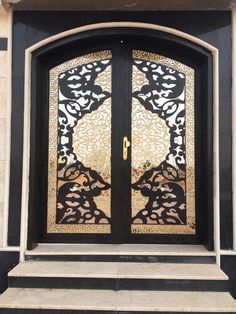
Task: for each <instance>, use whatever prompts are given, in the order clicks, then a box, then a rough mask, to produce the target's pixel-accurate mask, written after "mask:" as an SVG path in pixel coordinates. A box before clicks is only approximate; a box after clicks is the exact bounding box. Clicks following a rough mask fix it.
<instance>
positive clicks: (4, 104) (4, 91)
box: [0, 8, 11, 247]
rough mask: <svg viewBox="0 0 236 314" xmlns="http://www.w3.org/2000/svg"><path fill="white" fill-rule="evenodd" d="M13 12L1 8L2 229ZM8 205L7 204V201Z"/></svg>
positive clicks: (0, 239) (0, 226)
mask: <svg viewBox="0 0 236 314" xmlns="http://www.w3.org/2000/svg"><path fill="white" fill-rule="evenodd" d="M10 15H11V13H10V12H7V11H5V10H4V9H3V8H0V230H3V229H4V227H5V226H4V224H3V212H4V202H5V199H7V198H6V196H7V190H8V184H7V179H6V169H7V168H8V165H7V161H6V151H7V148H9V145H8V143H7V137H8V134H7V121H8V120H9V119H10V117H9V115H8V114H7V112H8V101H7V98H8V82H9V79H10V78H9V76H8V64H9V62H10V60H9V59H10V55H9V54H8V46H7V44H8V37H9V29H10V23H11V17H10ZM5 205H6V206H7V204H6V203H5ZM3 241H4V240H3V232H0V247H1V246H3Z"/></svg>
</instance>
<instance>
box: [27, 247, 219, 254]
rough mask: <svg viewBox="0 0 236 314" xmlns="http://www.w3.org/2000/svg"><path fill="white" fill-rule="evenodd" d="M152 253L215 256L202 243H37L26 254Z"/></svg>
mask: <svg viewBox="0 0 236 314" xmlns="http://www.w3.org/2000/svg"><path fill="white" fill-rule="evenodd" d="M65 254H66V255H129V256H130V255H144V256H145V255H153V256H163V255H169V256H176V255H177V256H215V252H209V251H208V250H207V249H206V248H205V247H204V246H202V245H182V244H175V245H165V244H39V245H38V246H37V247H36V248H35V249H33V250H31V251H27V252H26V255H65Z"/></svg>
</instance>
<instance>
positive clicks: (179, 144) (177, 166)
mask: <svg viewBox="0 0 236 314" xmlns="http://www.w3.org/2000/svg"><path fill="white" fill-rule="evenodd" d="M133 64H134V66H136V67H137V69H138V70H139V71H140V72H142V73H144V74H145V76H146V78H147V80H148V84H144V85H143V86H142V87H141V89H140V91H134V92H133V95H132V96H133V97H134V98H136V99H138V100H139V102H140V103H141V104H142V105H143V106H144V107H145V108H146V109H147V110H149V111H151V112H152V113H154V114H158V116H159V117H160V118H162V119H163V120H164V121H165V122H166V124H167V126H168V127H169V130H170V148H169V153H168V155H167V156H166V159H165V160H163V162H161V164H160V165H159V166H158V167H154V168H152V169H151V170H147V171H146V172H145V173H144V174H143V175H142V176H141V177H140V178H139V180H138V181H137V182H135V183H134V184H132V188H133V189H134V190H137V191H140V193H141V194H142V195H143V196H145V197H147V198H148V201H147V203H146V206H145V208H140V209H139V211H138V213H137V214H136V215H135V217H133V218H132V222H133V223H134V224H170V225H171V224H186V195H185V194H186V193H185V186H186V182H185V172H186V162H185V75H184V74H183V73H180V72H178V71H177V70H174V69H172V68H169V67H167V66H165V65H162V64H158V63H155V62H151V61H145V60H137V59H135V60H134V61H133Z"/></svg>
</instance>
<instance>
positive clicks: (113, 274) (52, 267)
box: [8, 261, 228, 291]
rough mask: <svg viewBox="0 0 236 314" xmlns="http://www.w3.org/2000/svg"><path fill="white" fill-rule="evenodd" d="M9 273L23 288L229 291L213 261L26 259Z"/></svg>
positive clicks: (226, 278) (13, 280) (18, 285)
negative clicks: (160, 261) (65, 260)
mask: <svg viewBox="0 0 236 314" xmlns="http://www.w3.org/2000/svg"><path fill="white" fill-rule="evenodd" d="M8 276H9V286H10V287H24V288H70V289H79V288H80V289H81V288H82V289H112V290H129V289H130V290H140V289H141V290H170V291H171V290H179V291H180V290H186V291H228V277H227V276H226V274H225V273H224V272H222V271H221V270H220V269H219V268H218V267H217V265H214V264H177V263H142V262H141V263H138V262H136V263H129V262H126V263H122V262H61V261H59V262H58V261H57V262H48V261H31V262H30V261H27V262H23V263H20V264H19V265H17V266H16V267H15V268H14V269H13V270H11V271H10V273H9V275H8Z"/></svg>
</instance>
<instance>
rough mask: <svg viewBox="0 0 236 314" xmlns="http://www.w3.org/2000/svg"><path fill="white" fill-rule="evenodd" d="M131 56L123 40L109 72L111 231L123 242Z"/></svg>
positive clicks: (126, 212)
mask: <svg viewBox="0 0 236 314" xmlns="http://www.w3.org/2000/svg"><path fill="white" fill-rule="evenodd" d="M130 97H131V57H130V51H129V49H128V48H127V47H126V46H125V43H124V42H120V43H119V44H117V45H116V46H115V48H114V50H113V73H112V197H111V208H112V234H113V237H114V240H115V242H117V243H122V242H125V241H126V239H127V238H128V235H129V233H130V202H131V197H130V191H131V189H130V187H131V184H130V182H131V178H130V166H131V153H130V150H131V147H129V148H128V155H127V159H126V160H124V159H123V138H124V137H127V138H128V140H129V141H130V137H131V129H130V126H131V106H130V104H131V99H130Z"/></svg>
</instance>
